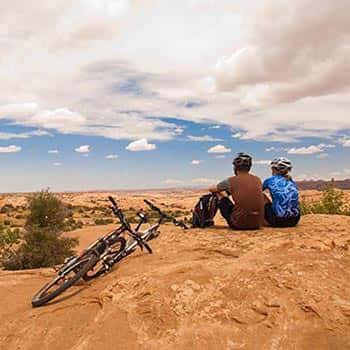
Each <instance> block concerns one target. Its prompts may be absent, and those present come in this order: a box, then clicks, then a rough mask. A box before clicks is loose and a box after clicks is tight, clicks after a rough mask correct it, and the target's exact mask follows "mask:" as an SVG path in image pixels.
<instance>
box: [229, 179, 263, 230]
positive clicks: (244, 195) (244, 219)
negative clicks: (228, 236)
mask: <svg viewBox="0 0 350 350" xmlns="http://www.w3.org/2000/svg"><path fill="white" fill-rule="evenodd" d="M230 189H231V191H230V192H231V195H232V198H233V200H234V203H235V205H234V208H233V214H232V226H233V227H234V228H238V229H258V228H259V227H260V226H262V223H263V218H264V196H263V193H262V184H261V180H260V179H259V178H258V177H257V176H255V175H251V174H248V173H247V174H239V175H237V176H233V177H231V178H230Z"/></svg>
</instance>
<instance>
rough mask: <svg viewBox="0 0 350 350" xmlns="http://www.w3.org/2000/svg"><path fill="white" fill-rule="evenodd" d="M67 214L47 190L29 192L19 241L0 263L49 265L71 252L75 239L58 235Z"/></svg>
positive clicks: (29, 266)
mask: <svg viewBox="0 0 350 350" xmlns="http://www.w3.org/2000/svg"><path fill="white" fill-rule="evenodd" d="M68 216H69V212H68V211H67V210H66V208H65V206H64V205H63V203H62V202H61V201H60V199H59V198H57V197H56V196H55V195H54V194H52V193H50V192H49V191H48V190H43V191H41V192H38V193H36V194H34V195H32V196H31V197H30V198H29V214H28V217H27V220H26V224H25V230H24V233H23V239H22V242H21V244H20V245H19V247H18V249H17V250H16V254H14V255H12V256H11V257H9V258H8V259H5V261H3V266H4V267H5V268H6V269H9V270H17V269H32V268H39V267H49V266H53V265H56V264H60V263H62V262H63V261H64V259H65V258H66V257H68V256H70V255H72V254H74V247H75V246H76V245H77V240H76V239H72V238H67V237H62V236H61V233H62V232H63V229H64V227H65V219H66V218H67V217H68Z"/></svg>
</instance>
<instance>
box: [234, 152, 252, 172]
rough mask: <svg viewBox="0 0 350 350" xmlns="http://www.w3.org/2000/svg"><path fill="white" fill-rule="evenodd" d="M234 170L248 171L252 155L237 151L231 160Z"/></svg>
mask: <svg viewBox="0 0 350 350" xmlns="http://www.w3.org/2000/svg"><path fill="white" fill-rule="evenodd" d="M232 164H233V166H234V168H235V170H245V171H249V170H250V169H251V167H252V164H253V161H252V157H251V156H250V155H249V154H247V153H243V152H241V153H238V154H237V156H236V157H235V158H234V159H233V162H232Z"/></svg>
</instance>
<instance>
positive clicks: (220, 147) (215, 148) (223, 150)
mask: <svg viewBox="0 0 350 350" xmlns="http://www.w3.org/2000/svg"><path fill="white" fill-rule="evenodd" d="M229 152H231V148H226V147H225V146H224V145H216V146H213V147H211V148H209V149H208V153H229Z"/></svg>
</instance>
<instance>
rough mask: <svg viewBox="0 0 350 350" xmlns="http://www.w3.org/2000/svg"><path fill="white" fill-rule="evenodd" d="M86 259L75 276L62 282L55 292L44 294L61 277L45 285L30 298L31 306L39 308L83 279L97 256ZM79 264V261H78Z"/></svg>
mask: <svg viewBox="0 0 350 350" xmlns="http://www.w3.org/2000/svg"><path fill="white" fill-rule="evenodd" d="M86 257H88V258H89V259H88V260H87V261H86V263H85V264H84V265H83V266H82V267H81V268H80V269H79V271H77V272H76V273H75V275H74V276H73V277H72V278H70V279H69V280H67V281H65V282H63V283H62V284H61V285H60V286H59V287H58V288H57V289H56V290H54V291H53V292H51V293H49V294H46V292H47V291H48V290H49V289H50V288H51V287H52V286H54V285H55V284H56V283H57V282H58V281H59V280H61V279H62V276H56V277H55V278H54V279H53V280H52V281H50V282H48V283H46V284H45V285H44V286H43V287H42V288H41V289H40V290H39V291H38V292H37V293H36V294H35V295H34V296H33V298H32V306H33V307H39V306H43V305H45V304H46V303H48V302H49V301H51V300H53V299H54V298H56V297H57V296H58V295H60V294H62V293H63V292H64V291H65V290H67V289H68V288H70V287H71V286H73V285H74V284H75V283H77V282H78V280H79V279H80V278H81V277H83V276H84V275H85V274H86V273H87V272H88V271H89V270H90V269H92V268H93V267H94V266H95V265H96V263H97V261H98V259H99V258H98V256H97V255H96V254H89V255H87V256H86ZM78 262H79V261H78Z"/></svg>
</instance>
